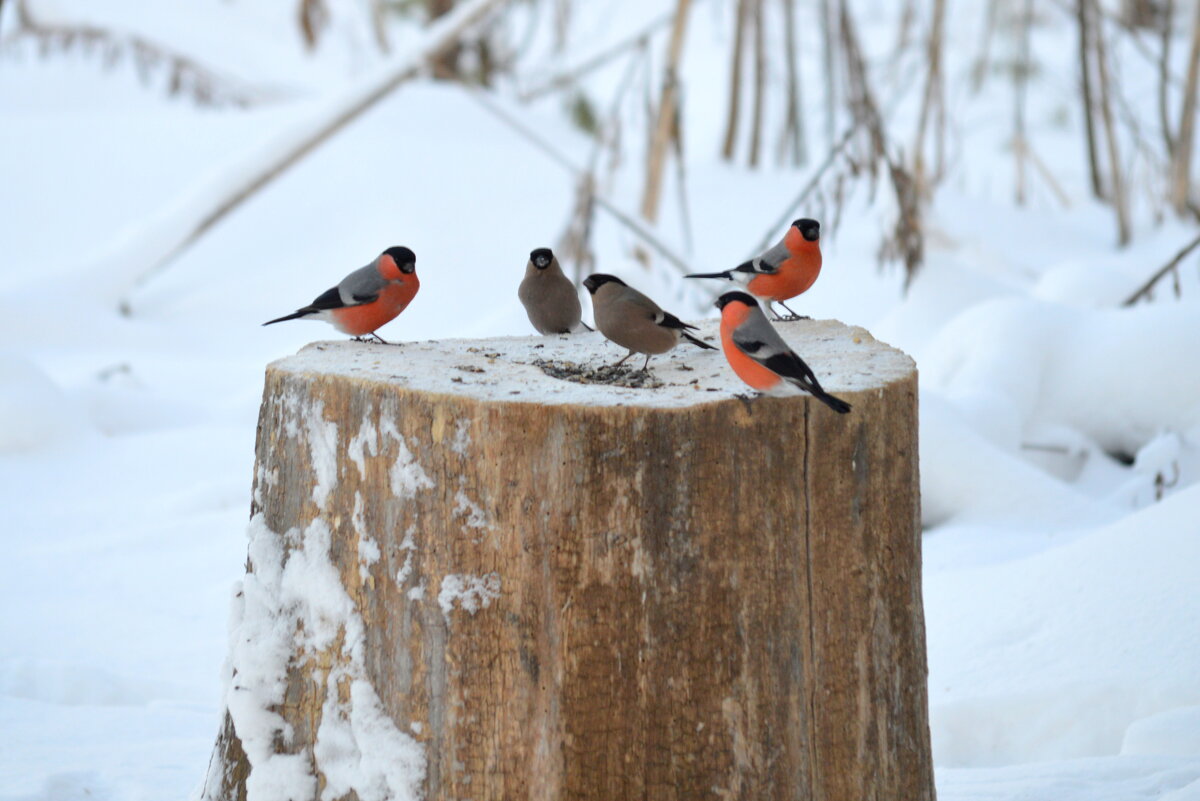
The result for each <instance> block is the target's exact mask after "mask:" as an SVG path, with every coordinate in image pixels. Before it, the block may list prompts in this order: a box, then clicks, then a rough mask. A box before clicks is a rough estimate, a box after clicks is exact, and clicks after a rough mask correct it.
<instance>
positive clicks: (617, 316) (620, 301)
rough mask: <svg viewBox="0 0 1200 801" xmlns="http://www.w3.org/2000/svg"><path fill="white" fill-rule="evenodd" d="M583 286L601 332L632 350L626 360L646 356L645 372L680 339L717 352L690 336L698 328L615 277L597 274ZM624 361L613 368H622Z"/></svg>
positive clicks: (585, 280)
mask: <svg viewBox="0 0 1200 801" xmlns="http://www.w3.org/2000/svg"><path fill="white" fill-rule="evenodd" d="M583 285H584V286H585V287H587V291H588V292H590V293H591V294H592V316H593V317H594V318H595V320H596V327H597V328H599V329H600V333H601V334H604V336H606V337H607V338H608V339H610V340H612V341H613V342H615V343H616V344H618V345H620V346H621V347H623V348H629V353H628V354H627V355H626V356H625V359H628V358H629V357H630V356H632V355H633V354H635V353H644V354H646V363H645V364H643V365H642V369H643V370H645V369H646V368H647V367H649V366H650V357H651V356H656V355H658V354H660V353H666V352H667V351H669V350H670V349H671V348H673V347H675V346H676V345H678V344H679V340H680V339H681V338H682V339H686V340H687V341H688V342H691V343H692V344H694V345H699V346H700V347H702V348H708V349H709V350H716V348H714V347H713V346H712V345H710V344H708V343H707V342H702V341H701V340H699V339H696V338H695V337H694V336H692V335H691V334H689V333H688V331H689V330H690V331H695V330H696V326H694V325H688V324H687V323H685V322H683V321H682V320H680V319H679V318H678V317H676V316H675V315H673V314H671V313H669V312H665V311H663V310H662V309H660V308H659V307H658V304H657V303H655V302H654V301H652V300H650V298H648V297H646V296H645V295H643V294H642V293H641V292H638V291H637V290H636V289H634V288H633V287H631V286H628V285H627V284H626V283H625V282H624V281H622V280H621V279H620V278H617V277H616V276H615V275H607V274H605V273H594V274H592V275H589V276H588V277H587V278H586V279H584V282H583ZM625 359H621V361H619V362H617V363H616V364H615V365H613V366H614V367H618V366H620V365H621V364H623V363H624V362H625Z"/></svg>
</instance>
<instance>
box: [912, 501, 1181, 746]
mask: <svg viewBox="0 0 1200 801" xmlns="http://www.w3.org/2000/svg"><path fill="white" fill-rule="evenodd" d="M1197 563H1200V487H1191V488H1188V489H1186V490H1184V491H1182V492H1179V493H1177V494H1176V495H1174V496H1172V497H1170V498H1167V499H1166V500H1164V501H1163V502H1161V503H1159V504H1156V505H1154V506H1151V507H1148V508H1146V509H1143V510H1140V511H1138V512H1136V513H1134V514H1131V515H1129V516H1128V517H1125V518H1124V519H1122V520H1120V521H1119V522H1117V523H1113V524H1111V525H1108V526H1106V527H1103V528H1099V529H1096V530H1094V531H1091V532H1088V533H1086V534H1084V535H1082V536H1079V537H1077V538H1076V539H1074V540H1073V541H1071V542H1070V543H1068V544H1066V545H1063V546H1062V547H1059V548H1055V549H1051V550H1047V551H1044V552H1042V553H1039V554H1036V555H1034V556H1031V557H1029V558H1026V559H1021V560H1014V561H1008V562H1005V563H1002V564H994V565H989V566H986V567H981V568H973V569H964V570H957V571H942V572H939V573H937V574H935V575H931V576H928V577H927V579H926V582H925V608H926V615H927V624H928V636H929V663H930V676H929V691H930V717H931V729H932V733H933V745H934V759H935V761H936V762H937V764H939V765H946V766H966V765H972V766H980V765H999V764H1009V763H1014V762H1020V761H1035V760H1048V759H1067V758H1076V757H1083V756H1099V755H1104V754H1117V753H1118V752H1119V751H1120V750H1121V748H1122V738H1123V737H1125V735H1126V730H1127V729H1129V727H1130V725H1131V724H1132V723H1133V722H1134V721H1137V720H1139V719H1141V718H1145V717H1147V716H1149V715H1153V714H1155V713H1158V712H1162V711H1164V710H1170V709H1172V708H1176V707H1181V706H1189V705H1195V704H1197V703H1200V673H1198V672H1197V671H1196V670H1195V666H1196V665H1200V618H1197V616H1196V603H1195V594H1196V570H1195V565H1196V564H1197ZM984 621H986V623H984ZM1181 714H1182V713H1181ZM1145 726H1146V728H1145V729H1144V730H1143V731H1144V732H1146V734H1145V737H1146V742H1149V741H1150V740H1152V739H1153V737H1151V734H1150V732H1152V731H1153V729H1152V728H1151V724H1149V723H1147V724H1145ZM1130 737H1131V738H1132V741H1131V743H1129V744H1128V747H1130V748H1135V749H1136V748H1139V747H1140V746H1139V745H1138V743H1139V742H1142V741H1141V740H1140V739H1139V737H1140V735H1138V729H1136V728H1135V729H1134V730H1133V733H1132V734H1131V735H1130ZM1147 747H1149V746H1147Z"/></svg>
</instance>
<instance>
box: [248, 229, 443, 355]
mask: <svg viewBox="0 0 1200 801" xmlns="http://www.w3.org/2000/svg"><path fill="white" fill-rule="evenodd" d="M420 288H421V282H420V280H418V279H417V257H416V256H414V255H413V252H412V251H411V250H409V249H408V248H402V247H391V248H388V249H387V250H385V251H383V253H381V254H379V257H378V258H377V259H375V260H374V261H372V262H371V263H370V264H368V265H367V266H366V267H360V268H358V269H357V270H355V271H354V272H352V273H350V274H349V275H347V276H346V277H345V278H343V279H342V281H341V283H339V284H338V285H337V286H335V287H333V288H332V289H329V290H326V291H325V292H323V293H321V294H320V295H319V296H317V299H316V300H314V301H313V302H312V303H310V304H308V305H307V306H305V307H304V308H302V309H297V310H296V311H294V312H292V313H291V314H287V315H284V316H283V317H279V318H276V319H274V320H268V321H267V322H265V323H263V325H271V324H272V323H282V322H283V321H284V320H324V321H325V322H327V323H329V324H330V325H332V326H333V327H334V328H336V329H337V330H339V331H341V332H342V333H343V334H349V335H350V336H352V337H354V338H356V339H360V338H364V337H366V336H373V337H375V338H376V339H377V340H379V341H380V342H383V343H385V344H386V343H387V341H386V340H385V339H384V338H383V337H381V336H379V334H376V333H375V330H376V329H378V328H382V327H383V326H384V325H385V324H387V323H389V322H391V321H392V320H394V319H396V316H397V315H399V314H400V312H402V311H404V309H405V307H407V306H408V304H409V303H411V302H412V299H413V297H414V296H415V295H416V294H417V290H418V289H420Z"/></svg>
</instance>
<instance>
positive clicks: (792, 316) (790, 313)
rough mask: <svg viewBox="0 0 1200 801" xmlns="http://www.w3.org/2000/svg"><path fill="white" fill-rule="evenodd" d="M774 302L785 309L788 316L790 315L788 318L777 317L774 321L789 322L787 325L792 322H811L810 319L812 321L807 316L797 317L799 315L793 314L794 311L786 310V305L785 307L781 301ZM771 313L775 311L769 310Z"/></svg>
mask: <svg viewBox="0 0 1200 801" xmlns="http://www.w3.org/2000/svg"><path fill="white" fill-rule="evenodd" d="M775 302H776V303H778V304H779V305H780V306H782V307H783V308H785V309H787V311H788V314H789V315H791V316H790V317H779V316H777V317H776V318H775V319H776V320H777V321H779V322H789V323H790V322H792V321H794V320H811V319H812V318H811V317H809V316H807V315H804V316H801V315H799V314H796V313H795V312H794V311H792V310H791V309H788V305H787V304H786V303H784V302H783V301H782V300H777V301H775ZM771 311H775V310H774V309H771Z"/></svg>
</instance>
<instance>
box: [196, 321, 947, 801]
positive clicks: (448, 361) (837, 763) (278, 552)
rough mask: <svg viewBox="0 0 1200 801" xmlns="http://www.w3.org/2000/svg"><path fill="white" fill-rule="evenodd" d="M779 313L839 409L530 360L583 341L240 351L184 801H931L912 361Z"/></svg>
mask: <svg viewBox="0 0 1200 801" xmlns="http://www.w3.org/2000/svg"><path fill="white" fill-rule="evenodd" d="M778 327H779V329H780V331H781V333H783V335H784V337H785V338H786V339H787V340H788V341H789V342H790V343H791V344H792V345H793V346H794V347H795V348H796V350H797V352H798V353H799V354H800V355H801V356H802V357H803V358H805V359H806V360H807V361H808V362H809V364H810V365H811V366H812V367H813V369H814V370H815V372H816V374H817V376H818V377H819V378H820V380H821V382H822V384H823V385H824V386H825V388H826V389H827V390H828V391H830V392H832V393H833V394H835V395H838V396H840V397H843V398H844V399H845V400H847V401H849V402H850V403H851V404H853V407H854V408H853V410H852V411H851V412H850V413H849V414H846V415H839V414H835V413H834V412H832V411H831V410H829V409H828V408H826V407H825V406H823V405H822V404H820V403H819V402H817V401H815V400H813V399H811V398H809V397H807V396H800V397H794V398H783V399H775V398H759V399H755V400H753V401H744V400H740V399H738V398H736V397H734V393H741V392H744V391H745V387H744V386H743V385H741V384H740V382H739V381H738V380H737V378H736V377H735V376H734V375H733V374H732V371H730V370H729V368H728V366H727V365H726V364H725V361H724V358H723V356H722V355H721V353H720V352H719V351H700V350H698V349H695V348H692V347H689V346H681V347H680V348H677V349H676V350H675V351H673V352H672V353H671V354H669V355H668V356H666V357H656V358H655V359H653V360H652V361H651V372H652V373H653V374H654V376H655V377H656V378H657V379H658V380H659V381H661V382H662V384H663V385H662V386H660V387H657V388H653V389H649V388H624V387H613V386H606V385H587V384H576V383H571V382H568V381H565V380H562V379H559V378H553V377H551V376H549V375H547V374H546V373H545V372H543V370H542V369H541V368H540V367H538V366H536V365H535V364H534V362H535V361H536V360H545V361H557V362H562V361H568V360H569V361H572V362H580V363H586V364H589V365H600V364H603V363H609V364H611V363H613V362H615V361H616V360H617V359H618V358H620V357H621V356H622V355H624V351H623V350H619V349H617V348H616V347H614V346H612V345H609V344H606V343H605V342H604V340H603V338H602V337H601V336H600V335H599V334H578V335H569V336H562V337H514V338H505V339H493V340H476V341H469V340H455V341H439V342H424V343H406V344H403V345H399V346H387V345H376V344H367V343H356V342H337V343H330V342H326V343H317V344H314V345H310V346H309V347H307V348H305V349H304V350H303V351H301V352H300V353H299V354H297V355H295V356H292V357H289V358H286V359H283V360H281V361H278V362H275V363H274V364H272V365H270V367H268V369H267V375H266V387H265V392H264V398H263V406H262V411H261V415H260V422H259V434H258V443H257V465H256V480H255V489H254V505H253V510H252V511H253V514H252V522H251V526H250V558H249V560H248V570H247V574H246V577H245V579H244V581H243V584H242V587H241V591H240V592H239V594H238V598H237V602H236V603H235V610H234V615H233V623H232V629H231V641H230V657H229V664H230V675H229V681H228V685H227V689H226V705H227V710H228V711H227V713H226V718H225V723H224V726H223V730H222V732H221V733H220V735H219V737H218V742H217V745H216V748H215V751H214V754H213V761H212V765H211V768H210V772H209V776H208V780H207V782H206V785H205V790H204V794H203V797H204V798H206V799H222V800H223V801H224V799H247V798H248V799H250V800H251V801H255V800H256V799H294V801H308V799H316V798H322V799H359V800H361V801H365V800H367V799H399V798H426V799H430V800H431V801H433V800H434V799H436V800H437V801H441V800H442V799H447V800H448V799H477V800H478V801H483V800H485V799H496V800H497V801H500V800H501V799H506V800H507V799H514V800H515V799H538V800H539V801H540V800H542V799H596V800H597V801H599V800H600V799H603V800H604V801H616V800H618V799H664V800H673V799H678V800H679V801H683V799H705V798H713V799H816V800H818V801H825V800H826V799H830V800H832V799H844V800H845V801H864V800H865V799H912V800H914V801H919V800H920V799H932V798H933V780H932V764H931V759H930V750H929V729H928V719H927V708H926V704H927V701H926V662H925V634H924V623H923V615H922V609H921V581H920V539H919V527H918V523H919V499H918V475H917V400H916V398H917V380H916V370H915V366H914V364H913V362H912V360H911V359H909V358H908V357H907V356H905V355H904V354H903V353H900V352H899V351H897V350H895V349H892V348H890V347H888V346H886V345H884V344H882V343H879V342H877V341H876V340H874V339H873V338H872V337H871V336H870V334H868V333H867V332H866V331H864V330H863V329H859V328H851V327H848V326H845V325H842V324H841V323H837V322H835V321H799V322H793V323H785V324H780V325H779V326H778ZM701 333H702V335H703V336H705V337H706V338H709V339H710V340H714V341H715V339H716V336H715V334H716V324H715V321H707V322H706V323H704V324H703V325H702V329H701Z"/></svg>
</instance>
